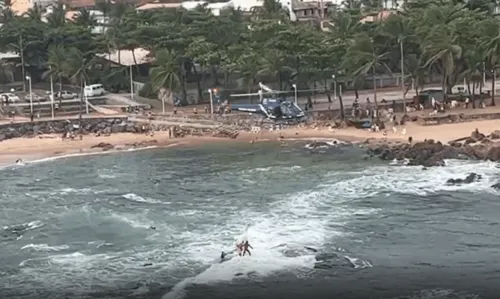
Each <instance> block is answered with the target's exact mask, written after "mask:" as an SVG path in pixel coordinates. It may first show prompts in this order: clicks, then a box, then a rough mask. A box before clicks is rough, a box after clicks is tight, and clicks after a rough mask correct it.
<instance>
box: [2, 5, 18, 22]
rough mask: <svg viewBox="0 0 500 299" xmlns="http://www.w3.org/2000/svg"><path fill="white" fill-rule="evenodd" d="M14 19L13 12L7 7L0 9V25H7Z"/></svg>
mask: <svg viewBox="0 0 500 299" xmlns="http://www.w3.org/2000/svg"><path fill="white" fill-rule="evenodd" d="M15 18H16V15H15V14H14V11H12V8H10V7H9V6H7V7H4V8H3V9H2V12H1V15H0V20H1V21H2V24H8V23H9V22H10V21H12V20H14V19H15Z"/></svg>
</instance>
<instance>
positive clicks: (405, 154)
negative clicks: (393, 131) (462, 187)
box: [368, 130, 500, 167]
mask: <svg viewBox="0 0 500 299" xmlns="http://www.w3.org/2000/svg"><path fill="white" fill-rule="evenodd" d="M492 136H493V134H492V135H490V138H487V137H486V136H485V135H484V134H481V133H479V132H478V131H477V130H476V131H474V132H472V134H471V136H470V137H465V138H461V139H459V140H455V141H452V142H450V143H449V144H442V143H441V142H439V141H438V142H435V141H434V140H432V139H430V140H426V141H424V142H417V143H414V144H409V143H404V144H395V145H392V144H369V145H368V153H369V154H370V155H371V156H377V157H379V158H380V159H382V160H386V161H392V160H399V161H403V160H407V161H408V165H422V166H424V167H431V166H444V164H445V163H444V160H446V159H470V160H491V161H500V143H496V142H493V141H491V139H492ZM495 136H496V135H495Z"/></svg>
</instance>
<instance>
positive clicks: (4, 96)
mask: <svg viewBox="0 0 500 299" xmlns="http://www.w3.org/2000/svg"><path fill="white" fill-rule="evenodd" d="M0 100H2V101H5V100H7V101H8V102H9V103H18V102H19V97H18V96H16V95H15V94H13V93H0Z"/></svg>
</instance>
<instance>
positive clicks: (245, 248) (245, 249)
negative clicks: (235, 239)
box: [242, 240, 253, 256]
mask: <svg viewBox="0 0 500 299" xmlns="http://www.w3.org/2000/svg"><path fill="white" fill-rule="evenodd" d="M242 245H243V246H242V247H243V256H245V253H247V252H248V255H252V254H251V253H250V250H248V247H250V248H252V249H253V247H252V246H251V245H250V243H248V240H247V241H245V242H243V243H242Z"/></svg>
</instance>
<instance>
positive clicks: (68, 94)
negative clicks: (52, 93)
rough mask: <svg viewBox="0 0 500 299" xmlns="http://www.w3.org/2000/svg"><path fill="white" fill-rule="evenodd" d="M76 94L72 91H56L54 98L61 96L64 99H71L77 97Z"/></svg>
mask: <svg viewBox="0 0 500 299" xmlns="http://www.w3.org/2000/svg"><path fill="white" fill-rule="evenodd" d="M77 97H78V95H77V94H76V93H74V92H71V91H67V90H63V91H60V92H58V93H56V98H62V99H64V100H72V99H75V98H77Z"/></svg>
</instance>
